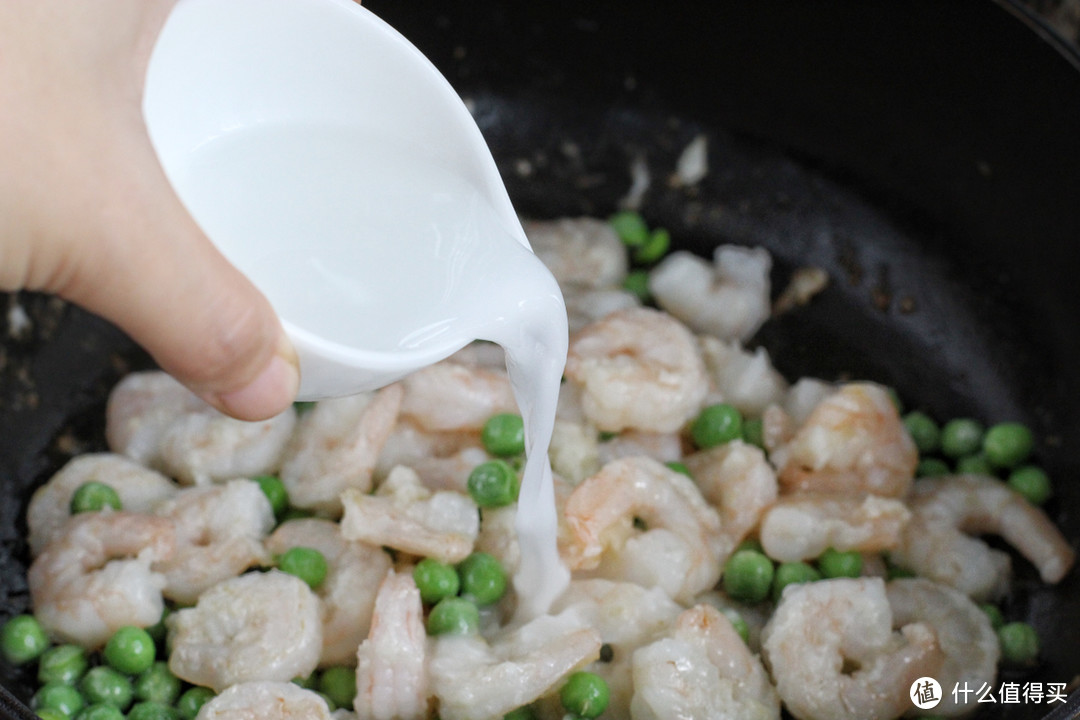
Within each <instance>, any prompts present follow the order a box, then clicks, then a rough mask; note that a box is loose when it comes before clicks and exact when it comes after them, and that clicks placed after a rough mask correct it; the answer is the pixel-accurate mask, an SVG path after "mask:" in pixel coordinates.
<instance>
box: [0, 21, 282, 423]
mask: <svg viewBox="0 0 1080 720" xmlns="http://www.w3.org/2000/svg"><path fill="white" fill-rule="evenodd" d="M175 3H176V0H93V2H88V1H87V0H11V1H6V0H5V2H2V3H0V289H3V290H9V291H13V290H20V289H28V290H34V291H42V292H48V293H54V294H57V295H59V296H61V297H63V298H64V299H66V300H69V301H71V302H73V303H76V304H78V305H81V306H83V307H84V308H86V309H88V310H90V311H92V312H95V313H97V314H99V315H101V316H103V317H105V318H107V319H108V320H110V321H112V322H113V323H115V324H116V325H117V326H118V327H120V328H121V329H122V330H124V331H125V332H127V333H128V335H130V336H131V337H132V338H133V339H134V340H135V341H136V342H138V343H139V344H141V345H142V346H143V347H144V348H146V350H147V351H149V352H150V354H151V355H152V356H153V357H154V358H155V359H156V360H157V362H158V363H159V364H160V365H161V367H162V368H163V369H164V370H166V371H168V372H169V373H171V374H172V375H174V376H175V377H176V378H177V379H178V380H180V381H181V382H183V383H184V384H185V385H187V386H188V387H190V388H191V389H192V390H193V391H195V392H196V393H197V394H198V395H200V396H201V397H202V398H204V399H205V400H207V401H208V402H210V403H211V404H212V405H214V406H215V407H217V408H219V409H220V410H222V411H224V412H227V413H229V414H230V415H233V416H235V417H239V418H243V419H249V420H255V419H262V418H266V417H269V416H271V415H274V414H276V413H278V412H280V411H282V410H284V409H285V408H286V407H287V406H288V404H289V403H291V402H292V400H293V398H294V397H295V395H296V389H297V386H298V384H299V371H298V366H297V360H296V355H295V352H294V351H293V349H292V346H291V344H290V343H289V341H288V339H287V338H286V336H285V334H284V332H283V330H282V328H281V324H280V322H279V321H278V319H277V316H276V315H275V314H274V312H273V310H272V308H271V307H270V304H269V302H268V301H267V300H266V298H265V297H263V296H262V294H261V293H260V292H259V291H258V290H257V289H256V288H255V287H254V286H253V285H252V284H251V283H250V282H249V281H248V280H247V278H245V277H244V276H243V275H242V274H241V273H240V272H239V271H238V270H237V269H236V268H234V267H233V266H232V265H231V264H229V263H228V262H227V261H226V260H225V258H224V257H223V256H222V255H221V254H220V253H219V252H218V251H217V249H216V248H215V247H214V246H213V244H212V243H211V242H210V241H209V240H208V239H207V238H206V236H205V235H204V234H203V233H202V231H201V230H200V229H199V228H198V226H197V225H196V223H195V221H194V220H193V219H192V218H191V216H190V215H189V214H188V212H187V211H186V210H185V209H184V207H183V205H182V204H181V202H180V200H179V198H178V197H177V196H176V193H175V192H174V191H173V189H172V187H171V186H170V184H169V182H168V180H167V179H166V177H165V174H164V171H163V170H162V168H161V165H160V163H159V162H158V159H157V155H156V154H155V153H154V150H153V147H152V146H151V143H150V138H149V135H148V133H147V130H146V125H145V122H144V120H143V115H142V92H143V83H144V80H145V75H146V66H147V62H148V60H149V56H150V51H151V49H152V47H153V45H154V42H155V40H156V39H157V36H158V33H159V32H160V30H161V27H162V26H163V24H164V22H165V19H166V17H167V16H168V14H169V12H170V10H171V9H172V7H173V5H175Z"/></svg>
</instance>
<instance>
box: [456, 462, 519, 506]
mask: <svg viewBox="0 0 1080 720" xmlns="http://www.w3.org/2000/svg"><path fill="white" fill-rule="evenodd" d="M466 487H467V488H468V491H469V497H471V498H472V499H473V502H475V503H476V504H477V505H478V506H480V507H486V508H496V507H505V506H507V505H509V504H510V503H512V502H514V501H515V500H517V496H518V476H517V473H516V472H514V468H512V467H510V465H508V464H507V463H506V462H505V461H503V460H488V461H487V462H482V463H480V464H479V465H477V466H476V467H474V468H473V469H472V472H470V473H469V479H468V480H467V481H466Z"/></svg>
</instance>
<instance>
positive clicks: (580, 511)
mask: <svg viewBox="0 0 1080 720" xmlns="http://www.w3.org/2000/svg"><path fill="white" fill-rule="evenodd" d="M635 518H639V519H641V520H644V522H645V523H646V526H647V528H648V529H647V530H645V531H644V532H640V533H636V531H635V530H634V520H635ZM563 519H564V524H565V535H564V542H563V547H562V548H561V552H562V555H563V558H564V559H565V560H566V562H567V564H568V565H569V567H570V568H571V569H572V570H589V569H596V568H598V567H601V565H602V564H603V565H604V566H606V567H602V568H601V570H602V574H603V575H604V576H606V577H612V578H616V579H625V580H632V581H636V582H640V583H642V584H645V585H646V586H654V585H659V586H660V587H663V588H664V589H665V590H666V591H667V592H668V593H669V594H670V595H671V597H673V598H674V599H676V600H680V599H688V598H690V597H693V595H695V594H697V593H699V592H701V591H702V590H705V589H707V588H710V587H712V586H713V585H715V584H716V582H717V580H719V579H720V562H719V559H720V558H721V557H723V556H725V555H726V553H727V552H730V546H731V541H730V540H729V539H728V538H726V537H725V536H724V535H723V533H722V531H721V525H720V516H719V515H718V514H717V512H716V511H715V510H714V509H713V508H711V507H710V506H709V504H708V503H707V502H706V501H705V499H704V498H703V497H702V496H701V492H700V491H699V490H698V488H697V486H696V485H694V482H693V481H692V480H690V478H688V477H686V476H685V475H683V474H681V473H678V472H675V471H674V470H671V469H669V468H667V467H665V466H664V465H662V464H660V463H659V462H657V461H655V460H652V459H650V458H645V457H635V458H624V459H621V460H615V461H614V462H611V463H608V464H607V465H605V466H604V467H603V468H602V469H601V470H600V472H599V473H597V474H596V475H593V476H592V477H590V478H588V479H586V480H585V481H584V482H582V483H581V484H580V485H578V486H577V487H576V488H575V489H574V491H573V493H572V494H571V495H570V497H569V498H568V499H567V501H566V507H565V509H564V514H563ZM635 533H636V534H635Z"/></svg>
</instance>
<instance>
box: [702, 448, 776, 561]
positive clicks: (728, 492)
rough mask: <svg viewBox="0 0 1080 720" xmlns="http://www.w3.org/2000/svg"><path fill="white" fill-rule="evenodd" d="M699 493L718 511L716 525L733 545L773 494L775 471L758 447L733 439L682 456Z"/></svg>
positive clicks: (751, 527)
mask: <svg viewBox="0 0 1080 720" xmlns="http://www.w3.org/2000/svg"><path fill="white" fill-rule="evenodd" d="M684 462H685V463H686V467H687V468H688V469H689V470H690V475H691V476H692V477H693V478H694V482H695V483H697V486H698V487H699V488H701V494H702V495H703V496H704V497H705V499H706V500H708V501H709V502H710V503H711V504H712V505H713V507H715V508H716V509H717V510H719V512H720V529H721V531H722V532H723V533H724V535H725V536H726V537H727V538H728V541H729V542H728V546H729V547H731V548H734V547H735V546H737V545H738V544H739V543H740V542H742V540H743V539H744V538H745V537H746V536H747V535H749V534H750V533H751V532H752V531H753V530H754V528H756V527H757V526H758V523H759V522H760V521H761V516H762V513H764V512H765V511H766V510H767V509H768V508H769V507H770V506H771V505H772V504H773V503H774V502H776V496H777V492H778V490H777V484H776V472H775V471H774V470H773V469H772V466H771V465H769V462H768V460H766V459H765V453H763V452H762V451H761V450H760V449H759V448H757V447H755V446H753V445H750V444H747V443H744V442H743V441H742V440H733V441H731V442H729V443H725V444H723V445H720V446H717V447H715V448H710V449H709V450H704V451H701V452H698V453H694V454H693V455H690V456H688V457H686V458H685V460H684Z"/></svg>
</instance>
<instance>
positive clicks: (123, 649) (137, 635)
mask: <svg viewBox="0 0 1080 720" xmlns="http://www.w3.org/2000/svg"><path fill="white" fill-rule="evenodd" d="M156 655H157V645H155V643H154V638H152V637H150V633H148V632H146V631H145V630H143V629H142V628H140V627H135V626H134V625H126V626H124V627H122V628H120V629H119V630H117V631H116V632H115V633H113V636H112V637H111V638H109V641H108V642H107V643H105V649H104V650H103V651H102V657H104V658H105V662H107V663H108V664H109V665H110V666H112V667H113V668H114V669H116V670H118V671H120V672H122V673H124V674H125V675H138V674H139V673H141V672H144V671H145V670H147V669H148V668H149V667H150V666H151V665H153V664H154V657H155V656H156Z"/></svg>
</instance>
